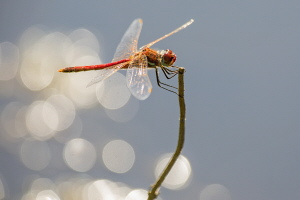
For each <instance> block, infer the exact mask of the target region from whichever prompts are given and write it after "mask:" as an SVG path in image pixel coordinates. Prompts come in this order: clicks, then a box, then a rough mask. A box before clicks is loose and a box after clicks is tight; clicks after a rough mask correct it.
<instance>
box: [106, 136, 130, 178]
mask: <svg viewBox="0 0 300 200" xmlns="http://www.w3.org/2000/svg"><path fill="white" fill-rule="evenodd" d="M102 159H103V162H104V164H105V166H106V167H107V168H108V169H109V170H110V171H112V172H115V173H125V172H127V171H129V170H130V169H131V167H132V166H133V164H134V161H135V153H134V150H133V148H132V146H131V145H130V144H128V143H127V142H125V141H123V140H113V141H110V142H109V143H107V144H106V145H105V147H104V148H103V152H102Z"/></svg>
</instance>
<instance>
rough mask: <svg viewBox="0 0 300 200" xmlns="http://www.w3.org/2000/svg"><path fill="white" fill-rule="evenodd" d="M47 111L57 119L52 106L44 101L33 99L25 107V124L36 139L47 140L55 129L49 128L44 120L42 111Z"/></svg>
mask: <svg viewBox="0 0 300 200" xmlns="http://www.w3.org/2000/svg"><path fill="white" fill-rule="evenodd" d="M45 111H46V112H48V113H47V114H48V116H49V115H50V116H51V117H52V118H53V119H52V120H55V119H56V120H57V117H58V116H57V113H56V112H55V110H54V107H53V106H52V105H51V104H49V103H45V102H44V101H35V102H33V103H32V104H31V105H30V106H29V107H28V109H27V112H26V126H27V129H28V131H29V133H30V134H31V136H32V137H34V138H35V139H38V140H47V139H49V138H51V137H52V136H53V134H54V133H55V131H54V130H53V129H51V128H50V127H49V126H48V125H47V122H46V121H45V118H44V116H45V114H44V112H45Z"/></svg>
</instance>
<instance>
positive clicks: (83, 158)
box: [63, 138, 96, 172]
mask: <svg viewBox="0 0 300 200" xmlns="http://www.w3.org/2000/svg"><path fill="white" fill-rule="evenodd" d="M63 156H64V160H65V162H66V164H67V165H68V166H69V167H70V168H71V169H73V170H75V171H78V172H86V171H88V170H90V169H91V168H92V167H93V166H94V164H95V162H96V150H95V148H94V146H93V144H92V143H90V142H88V141H87V140H84V139H80V138H77V139H73V140H71V141H69V142H68V143H67V144H66V145H65V148H64V152H63Z"/></svg>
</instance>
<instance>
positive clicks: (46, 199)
mask: <svg viewBox="0 0 300 200" xmlns="http://www.w3.org/2000/svg"><path fill="white" fill-rule="evenodd" d="M35 200H60V198H59V196H58V195H57V194H56V193H55V192H54V191H53V190H43V191H40V192H39V193H38V194H37V196H36V199H35Z"/></svg>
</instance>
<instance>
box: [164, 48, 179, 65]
mask: <svg viewBox="0 0 300 200" xmlns="http://www.w3.org/2000/svg"><path fill="white" fill-rule="evenodd" d="M175 61H176V54H175V53H173V51H171V50H170V49H167V50H164V51H162V59H161V62H162V65H164V66H172V65H173V63H174V62H175Z"/></svg>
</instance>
